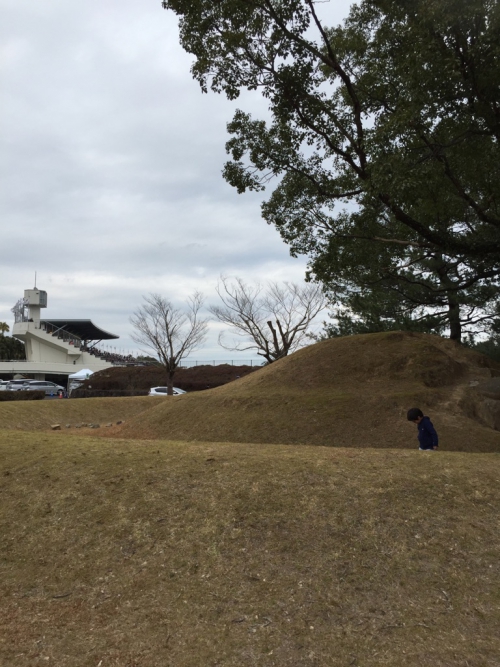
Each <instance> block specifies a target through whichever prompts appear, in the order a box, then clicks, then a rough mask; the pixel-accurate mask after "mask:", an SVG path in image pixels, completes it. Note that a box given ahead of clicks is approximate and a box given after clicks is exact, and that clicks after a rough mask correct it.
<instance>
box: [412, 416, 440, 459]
mask: <svg viewBox="0 0 500 667" xmlns="http://www.w3.org/2000/svg"><path fill="white" fill-rule="evenodd" d="M406 416H407V418H408V421H410V422H413V423H414V424H416V425H417V427H418V442H419V445H420V446H419V449H421V450H435V449H437V448H438V434H437V433H436V429H435V428H434V426H433V425H432V422H431V420H430V419H429V417H424V413H423V412H422V410H420V409H419V408H411V410H408V414H407V415H406Z"/></svg>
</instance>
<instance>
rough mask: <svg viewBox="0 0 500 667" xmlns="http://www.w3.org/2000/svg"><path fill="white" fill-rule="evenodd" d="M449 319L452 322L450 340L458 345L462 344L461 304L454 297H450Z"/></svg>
mask: <svg viewBox="0 0 500 667" xmlns="http://www.w3.org/2000/svg"><path fill="white" fill-rule="evenodd" d="M448 319H449V321H450V338H451V340H456V341H457V343H461V342H462V323H461V322H460V304H459V303H458V302H457V301H456V300H455V298H454V296H453V297H451V296H450V297H448Z"/></svg>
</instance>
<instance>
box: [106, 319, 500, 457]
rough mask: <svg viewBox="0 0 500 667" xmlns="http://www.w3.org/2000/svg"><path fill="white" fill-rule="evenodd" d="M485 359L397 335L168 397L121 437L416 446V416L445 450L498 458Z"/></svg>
mask: <svg viewBox="0 0 500 667" xmlns="http://www.w3.org/2000/svg"><path fill="white" fill-rule="evenodd" d="M498 372H499V367H498V365H496V364H495V362H493V361H492V360H490V359H489V358H488V357H485V356H484V355H481V354H478V353H476V352H473V351H471V350H469V349H467V348H464V347H463V346H460V345H458V344H456V343H454V342H452V341H450V340H447V339H444V338H440V337H437V336H430V335H427V334H415V333H410V332H391V333H381V334H369V335H360V336H349V337H346V338H337V339H331V340H328V341H324V342H321V343H317V344H315V345H311V346H310V347H307V348H304V349H302V350H300V351H298V352H296V353H295V354H293V355H291V356H289V357H287V358H285V359H282V360H281V361H279V362H276V363H274V364H272V365H270V366H267V367H264V368H262V369H260V370H258V371H256V372H255V373H252V374H251V375H248V376H247V377H244V378H241V379H239V380H236V381H235V382H232V383H230V384H228V385H225V386H223V387H218V388H216V389H212V390H209V391H206V392H200V393H196V394H191V395H189V394H187V395H185V396H181V397H175V398H170V397H167V398H165V399H164V400H162V402H161V403H160V404H159V405H158V404H157V405H156V406H155V407H153V408H151V409H150V410H148V411H146V412H144V413H142V414H140V415H138V416H136V417H134V418H133V419H131V420H130V421H128V422H127V423H126V424H125V425H124V426H123V427H121V428H120V429H119V430H118V432H117V433H116V435H119V436H120V437H125V438H127V437H140V438H151V439H154V438H161V439H178V440H193V441H212V442H216V441H221V442H242V443H281V444H316V445H326V446H344V447H345V446H347V447H398V448H401V447H403V448H414V447H415V445H416V429H415V426H414V425H413V424H410V423H408V421H407V420H406V412H407V410H408V408H410V407H415V406H418V407H420V408H421V409H422V410H423V411H424V412H425V413H426V414H428V415H429V416H430V417H431V418H432V420H433V422H434V424H435V426H436V428H437V429H438V432H439V434H440V437H441V446H442V448H443V449H451V450H461V451H496V450H498V449H500V433H498V432H497V431H495V430H494V428H491V424H488V420H487V419H486V418H485V416H484V414H482V413H481V410H480V409H479V408H478V406H483V407H484V401H483V402H482V398H481V396H480V394H479V393H478V392H476V391H475V387H476V386H480V385H481V384H482V383H484V382H486V381H488V380H489V379H490V378H491V377H492V376H493V375H496V374H498Z"/></svg>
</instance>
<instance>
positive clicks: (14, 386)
mask: <svg viewBox="0 0 500 667" xmlns="http://www.w3.org/2000/svg"><path fill="white" fill-rule="evenodd" d="M29 382H35V380H31V379H26V378H23V379H22V380H9V381H8V383H7V385H6V386H5V389H6V390H7V391H21V390H22V389H26V385H27V384H28V383H29Z"/></svg>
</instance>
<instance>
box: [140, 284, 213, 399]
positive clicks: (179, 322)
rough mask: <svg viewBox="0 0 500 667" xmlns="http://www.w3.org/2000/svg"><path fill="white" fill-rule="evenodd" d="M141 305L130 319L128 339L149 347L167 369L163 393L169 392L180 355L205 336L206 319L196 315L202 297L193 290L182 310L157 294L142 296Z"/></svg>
mask: <svg viewBox="0 0 500 667" xmlns="http://www.w3.org/2000/svg"><path fill="white" fill-rule="evenodd" d="M143 299H144V301H145V304H144V305H143V306H141V307H140V308H139V309H138V310H137V311H136V312H135V313H134V315H133V317H131V318H130V322H131V324H132V326H133V327H134V329H135V332H134V333H133V334H132V339H133V340H134V341H135V342H136V343H138V344H139V345H141V346H143V347H145V348H146V349H148V350H153V351H154V353H155V354H156V355H157V357H158V359H159V360H160V362H161V363H162V365H163V366H165V370H166V372H167V393H168V394H169V395H170V396H171V395H172V394H173V385H174V375H175V371H176V369H177V368H178V366H179V363H180V361H181V359H182V358H183V357H187V356H189V354H190V353H191V352H193V351H194V350H195V349H196V348H197V347H199V346H200V345H201V344H202V343H203V342H204V341H205V338H206V335H207V320H206V319H205V320H203V319H200V318H199V312H200V309H201V308H202V307H203V303H204V298H203V296H202V295H201V294H200V293H199V292H195V293H194V294H193V295H192V296H191V297H189V298H188V300H187V307H186V308H184V309H180V308H174V306H173V305H172V304H171V303H170V301H169V300H168V299H165V297H163V296H161V295H160V294H150V295H149V296H147V297H146V296H145V297H143Z"/></svg>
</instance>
